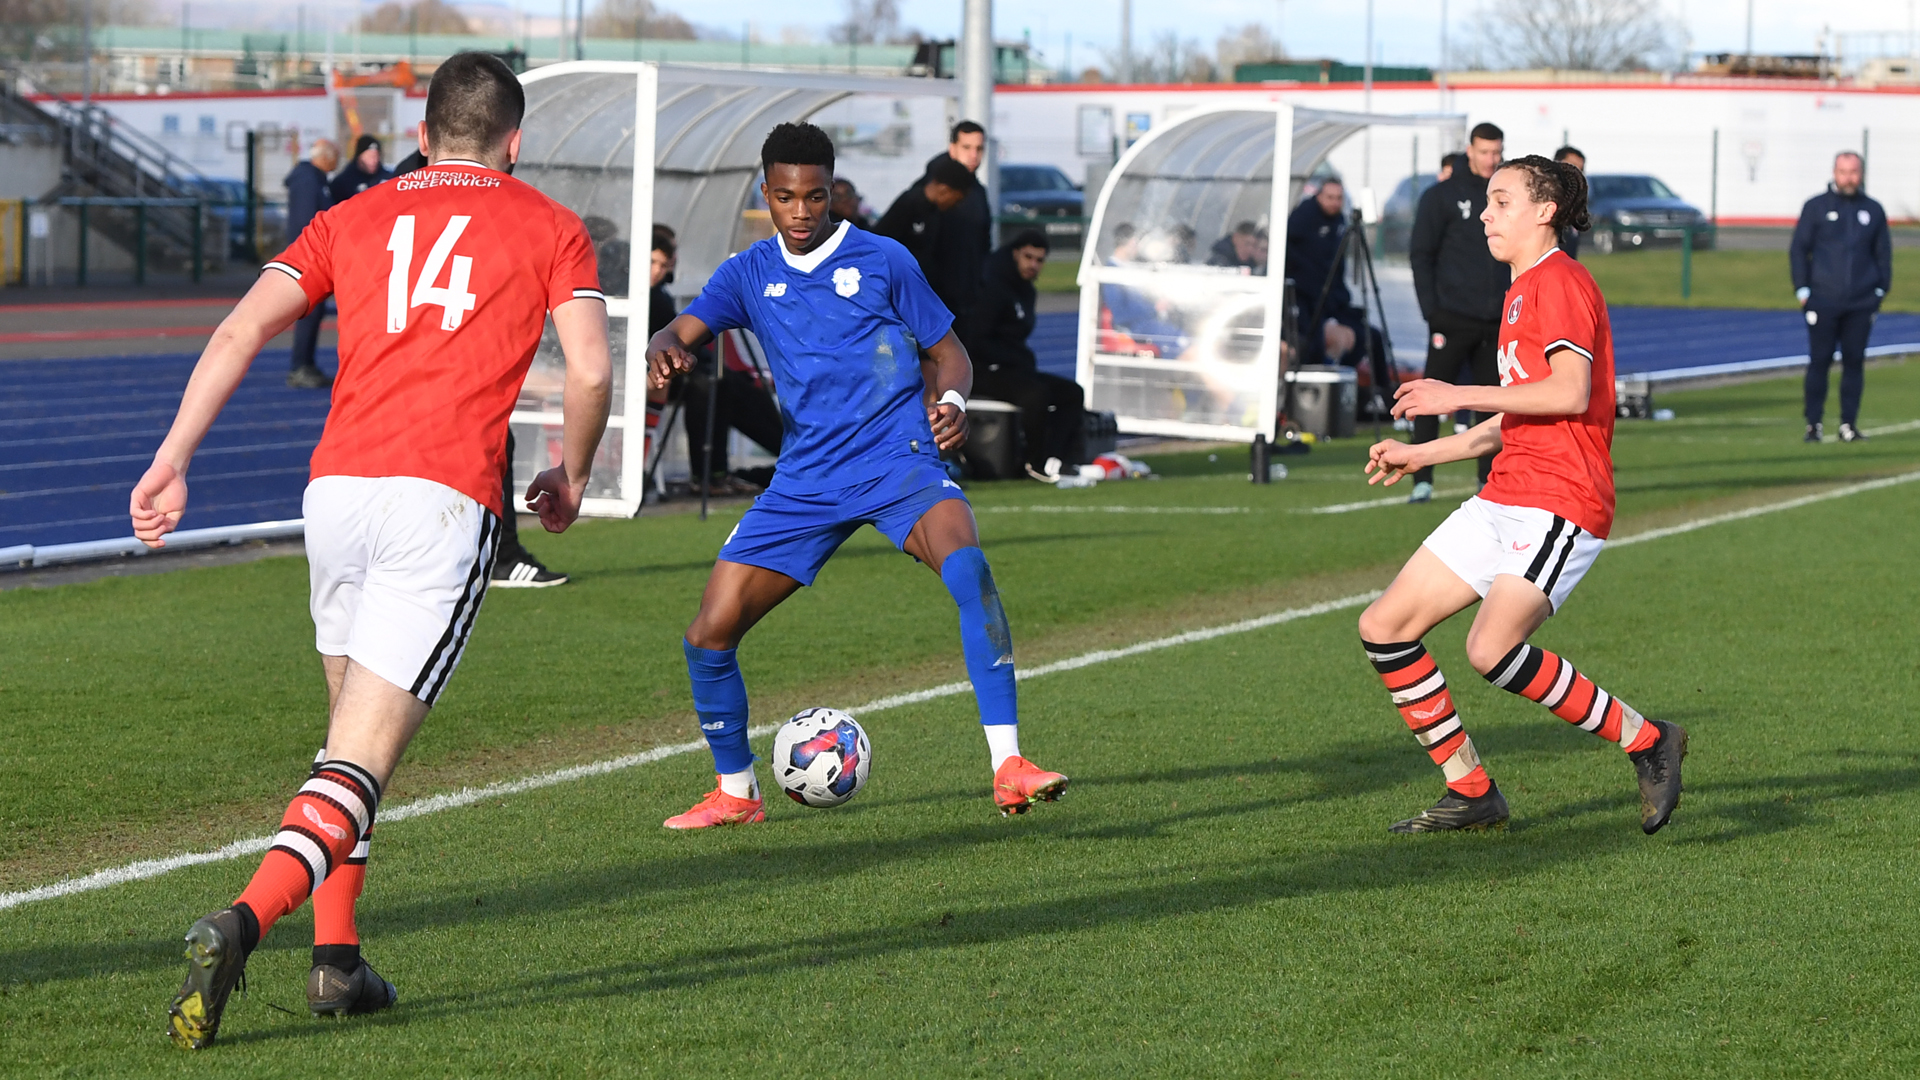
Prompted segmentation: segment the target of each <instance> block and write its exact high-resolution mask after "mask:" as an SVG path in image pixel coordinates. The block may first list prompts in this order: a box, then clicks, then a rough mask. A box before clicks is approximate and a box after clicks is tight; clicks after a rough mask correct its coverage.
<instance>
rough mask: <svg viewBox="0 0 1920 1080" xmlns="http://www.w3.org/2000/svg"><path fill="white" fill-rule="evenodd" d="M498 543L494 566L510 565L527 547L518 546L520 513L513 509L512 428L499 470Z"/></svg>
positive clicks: (508, 434) (517, 559) (509, 428)
mask: <svg viewBox="0 0 1920 1080" xmlns="http://www.w3.org/2000/svg"><path fill="white" fill-rule="evenodd" d="M500 493H501V498H500V545H499V546H498V547H497V548H495V549H494V556H493V562H494V565H495V566H512V565H513V564H514V563H516V562H518V561H520V557H521V556H522V555H525V554H526V551H527V549H526V548H523V547H521V546H520V515H519V513H518V512H517V511H515V510H514V508H513V507H514V502H513V497H514V495H515V492H514V490H513V428H512V427H508V428H507V467H506V468H505V469H502V470H500Z"/></svg>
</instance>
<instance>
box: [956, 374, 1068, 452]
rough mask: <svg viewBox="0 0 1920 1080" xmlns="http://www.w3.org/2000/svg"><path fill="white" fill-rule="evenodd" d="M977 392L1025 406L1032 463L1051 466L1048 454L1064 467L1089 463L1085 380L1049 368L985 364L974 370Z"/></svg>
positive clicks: (1025, 434) (1023, 413) (1023, 414)
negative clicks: (1020, 368)
mask: <svg viewBox="0 0 1920 1080" xmlns="http://www.w3.org/2000/svg"><path fill="white" fill-rule="evenodd" d="M973 394H974V396H975V397H984V398H993V399H994V400H996V401H1004V402H1006V403H1007V404H1009V405H1012V406H1013V407H1014V408H1016V409H1019V410H1020V434H1021V436H1022V437H1023V438H1024V439H1025V440H1026V444H1027V464H1029V465H1031V466H1033V467H1034V468H1036V469H1041V468H1045V466H1046V464H1047V459H1048V458H1059V459H1060V463H1061V464H1062V465H1084V464H1086V456H1087V408H1086V401H1087V395H1086V392H1085V391H1083V390H1081V389H1080V384H1079V383H1077V382H1074V381H1073V380H1072V379H1067V378H1062V377H1061V376H1058V375H1049V374H1048V373H1046V372H1044V371H1016V370H1009V369H1008V368H1005V367H1001V368H1000V369H999V370H991V369H989V368H986V367H982V368H980V369H978V370H976V371H975V372H974V373H973Z"/></svg>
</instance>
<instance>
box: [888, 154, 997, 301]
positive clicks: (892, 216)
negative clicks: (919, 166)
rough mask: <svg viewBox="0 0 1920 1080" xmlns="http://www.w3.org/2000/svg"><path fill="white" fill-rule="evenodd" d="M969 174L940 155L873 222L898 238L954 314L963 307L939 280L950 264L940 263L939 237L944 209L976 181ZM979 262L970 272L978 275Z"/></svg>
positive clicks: (943, 227) (944, 223) (969, 293)
mask: <svg viewBox="0 0 1920 1080" xmlns="http://www.w3.org/2000/svg"><path fill="white" fill-rule="evenodd" d="M976 184H977V181H975V180H974V178H973V174H972V173H970V172H968V171H967V167H966V166H965V165H962V164H960V163H959V162H957V161H955V160H953V159H952V158H949V157H947V156H946V155H944V154H943V155H941V156H940V157H937V158H934V159H933V161H932V162H931V163H929V164H928V165H927V175H925V176H923V177H921V178H920V179H919V180H916V181H914V184H913V186H912V187H910V188H908V189H907V190H905V191H903V192H901V193H900V197H899V198H897V199H895V200H893V205H892V206H889V207H887V212H886V213H884V214H881V215H880V220H879V221H876V222H874V224H873V231H874V232H877V233H879V234H880V235H881V236H885V237H889V238H891V239H894V240H898V241H899V242H900V246H901V247H904V248H906V249H907V252H908V254H911V255H912V256H913V261H914V262H917V263H919V264H920V272H921V273H923V274H925V275H926V276H927V284H929V285H932V286H933V291H934V293H935V294H936V295H937V296H939V297H940V299H941V301H942V302H944V303H945V304H946V305H947V310H948V311H951V312H953V314H954V315H955V316H956V317H958V316H960V315H962V314H964V313H965V308H964V307H960V306H956V303H955V302H956V299H958V298H957V297H950V294H949V292H942V291H941V288H940V282H941V280H942V279H943V278H950V277H951V271H952V267H950V266H948V265H947V264H945V263H943V262H942V261H941V259H942V258H943V256H942V255H941V252H942V250H943V247H942V245H941V243H940V238H941V236H943V235H944V234H945V232H946V228H947V225H948V224H949V223H948V221H947V220H946V213H947V211H949V210H952V209H953V208H954V207H956V206H958V205H960V203H961V201H962V200H964V199H965V198H966V195H967V188H968V186H969V185H976ZM979 272H980V264H979V263H975V264H974V273H975V275H978V274H979ZM977 288H978V286H977V285H976V286H974V288H972V289H968V290H967V295H966V299H967V300H968V301H969V303H970V302H971V300H972V294H973V291H974V289H977Z"/></svg>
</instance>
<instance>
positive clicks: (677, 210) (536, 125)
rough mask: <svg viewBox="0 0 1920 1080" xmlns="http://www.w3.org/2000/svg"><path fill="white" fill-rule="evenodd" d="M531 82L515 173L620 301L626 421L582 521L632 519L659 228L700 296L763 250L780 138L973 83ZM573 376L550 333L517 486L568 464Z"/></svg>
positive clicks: (670, 77)
mask: <svg viewBox="0 0 1920 1080" xmlns="http://www.w3.org/2000/svg"><path fill="white" fill-rule="evenodd" d="M520 82H521V85H522V86H524V87H525V88H526V95H527V112H526V117H525V119H524V120H523V121H522V123H521V132H522V134H521V140H520V158H519V161H518V163H517V165H516V167H515V170H514V175H515V176H517V177H519V178H520V179H522V180H525V181H526V182H528V183H529V184H532V185H533V186H534V187H536V188H538V189H540V190H541V191H543V192H545V193H546V194H547V195H549V196H551V197H552V198H553V199H555V200H556V201H558V202H559V203H561V204H562V205H564V206H566V207H567V208H568V209H570V210H572V211H573V212H574V213H576V214H578V215H580V219H581V221H582V223H583V224H584V225H585V226H586V229H587V235H588V236H589V237H590V238H591V239H592V240H593V244H594V251H595V254H596V256H597V257H598V259H599V265H600V287H601V289H602V290H603V291H605V292H606V294H607V315H608V333H609V337H610V339H611V343H612V346H613V361H614V400H613V415H612V416H611V417H609V418H608V427H607V435H606V437H605V438H604V439H603V440H602V441H601V445H600V451H599V454H598V456H597V457H596V459H595V463H594V474H593V478H592V480H591V481H590V482H589V485H588V488H587V497H586V499H585V500H584V501H583V502H582V504H581V509H582V511H583V512H584V513H588V514H596V515H601V516H615V517H628V516H632V515H633V514H634V513H636V512H638V510H639V508H640V505H641V501H642V496H643V489H644V487H645V485H646V480H647V471H646V470H647V468H648V464H649V463H648V462H647V461H646V459H645V454H644V452H643V449H644V447H645V446H646V438H645V427H644V417H645V416H646V361H645V359H644V357H643V355H642V352H643V346H644V345H645V342H646V337H647V323H646V319H647V308H648V305H647V300H646V293H647V287H646V281H647V266H648V261H649V259H650V257H651V250H652V246H653V244H652V231H653V230H652V223H653V222H656V221H657V222H661V223H663V224H666V225H669V226H671V227H672V228H673V230H674V232H675V234H676V238H677V247H678V254H679V265H678V267H677V269H676V270H675V284H674V288H675V291H676V292H677V293H680V294H683V295H691V294H693V293H696V292H698V291H699V289H700V287H701V286H703V285H704V284H706V281H707V279H708V278H709V277H711V276H712V275H713V271H714V269H715V268H716V267H718V266H719V265H720V263H721V261H722V260H724V259H725V258H726V257H727V256H728V255H730V254H732V253H733V252H735V251H737V250H739V249H740V248H742V247H745V246H746V243H747V242H750V241H751V240H753V239H757V238H758V234H755V233H753V230H751V229H750V228H748V227H747V226H748V223H747V221H746V215H745V213H744V211H745V210H746V209H747V206H748V201H747V200H748V197H749V195H750V193H751V192H752V190H753V186H754V182H755V181H756V180H757V179H758V177H759V175H760V144H761V143H762V142H763V141H764V140H765V139H766V135H767V132H769V131H771V130H772V129H773V128H774V127H775V126H776V125H778V124H781V123H785V122H788V121H797V120H804V119H806V118H808V117H810V116H812V115H814V114H815V113H817V112H819V111H820V110H821V109H823V108H826V107H827V106H829V105H831V104H833V103H835V102H837V101H840V100H843V99H845V98H848V97H852V96H855V95H864V94H871V95H876V96H880V97H891V98H902V97H953V96H955V94H957V93H958V87H957V86H956V85H955V84H954V83H953V82H951V81H947V80H934V79H909V78H897V79H894V78H877V77H864V76H858V75H836V74H818V75H813V74H801V73H795V72H776V71H754V70H751V69H744V70H743V69H739V68H733V69H728V68H720V67H706V66H699V65H691V64H661V63H651V62H634V61H597V60H594V61H570V62H567V63H561V64H551V65H548V66H546V67H541V68H536V69H534V70H532V71H529V72H527V73H526V74H525V75H522V76H521V78H520ZM643 238H644V239H646V241H647V242H646V243H644V244H643V243H640V242H639V241H640V240H641V239H643ZM564 376H565V362H564V359H563V358H562V356H561V353H560V349H559V343H558V341H557V340H556V339H554V337H553V335H552V333H551V332H550V331H549V333H548V334H547V335H546V337H545V338H544V339H543V340H542V342H541V345H540V348H539V350H538V351H537V352H536V353H535V355H534V361H533V365H532V368H531V369H530V370H529V371H528V373H527V381H526V383H525V384H524V385H523V386H522V388H521V391H520V399H519V401H518V402H517V404H516V406H515V408H514V411H513V415H512V417H511V423H512V425H513V430H514V432H515V438H516V448H515V454H516V458H515V464H514V468H515V478H516V479H518V480H524V479H525V478H526V477H530V476H532V475H533V473H534V472H537V471H538V470H540V469H543V468H546V467H547V466H548V465H549V464H551V463H552V462H553V460H554V457H553V455H554V453H555V452H556V451H555V450H554V448H555V447H557V446H558V441H557V440H558V433H559V430H560V426H561V422H562V420H563V419H564V416H563V413H562V398H563V394H562V387H563V383H564Z"/></svg>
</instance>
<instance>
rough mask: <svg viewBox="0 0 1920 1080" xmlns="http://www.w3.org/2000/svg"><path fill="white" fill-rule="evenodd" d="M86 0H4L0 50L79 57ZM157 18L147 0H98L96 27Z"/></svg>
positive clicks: (141, 23)
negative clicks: (84, 0)
mask: <svg viewBox="0 0 1920 1080" xmlns="http://www.w3.org/2000/svg"><path fill="white" fill-rule="evenodd" d="M83 7H84V5H83V2H82V0H0V53H4V54H5V55H7V56H12V57H16V58H19V59H22V60H33V59H42V60H44V59H54V58H59V59H79V57H80V52H81V50H80V22H81V19H82V18H83ZM153 21H154V14H153V6H152V5H151V4H150V3H148V2H147V0H94V5H93V26H94V29H95V30H98V29H99V28H101V27H103V26H107V25H110V24H114V25H120V26H146V25H149V24H151V23H153Z"/></svg>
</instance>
